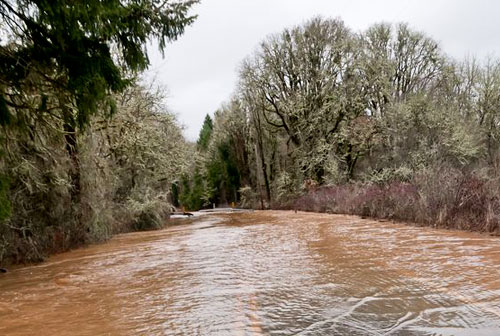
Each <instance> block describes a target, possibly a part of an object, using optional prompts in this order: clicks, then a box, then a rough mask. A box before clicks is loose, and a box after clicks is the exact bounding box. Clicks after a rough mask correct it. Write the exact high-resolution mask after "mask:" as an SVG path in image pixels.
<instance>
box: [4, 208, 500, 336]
mask: <svg viewBox="0 0 500 336" xmlns="http://www.w3.org/2000/svg"><path fill="white" fill-rule="evenodd" d="M191 221H192V222H191ZM189 223H191V224H189V225H182V224H181V225H176V226H173V227H170V228H167V229H164V230H158V231H148V232H137V233H127V234H121V235H118V236H116V237H114V238H112V239H111V240H110V241H109V242H107V243H105V244H100V245H94V246H90V247H87V248H82V249H78V250H75V251H71V252H67V253H62V254H59V255H56V256H53V257H51V258H50V259H49V260H48V261H47V262H45V263H42V264H39V265H35V266H28V267H20V268H17V269H14V270H12V271H11V272H10V274H8V275H7V276H5V277H0V333H1V334H2V335H25V334H30V333H36V334H38V335H55V336H57V335H67V334H72V335H95V334H109V335H118V334H119V335H137V334H164V333H168V334H169V335H185V334H206V335H265V334H273V335H290V334H300V335H332V334H350V335H380V334H385V335H391V334H394V335H398V334H405V335H470V334H475V335H497V334H498V333H499V332H500V311H499V310H498V302H499V301H500V280H499V279H498V265H500V241H499V240H498V239H497V238H496V237H489V236H485V235H479V234H476V233H469V232H458V231H445V230H435V229H432V228H417V227H411V226H405V225H401V224H397V223H391V222H384V223H381V222H376V221H372V220H367V219H360V218H359V217H353V216H344V215H329V214H315V213H303V212H299V213H294V212H291V211H255V212H252V213H235V214H214V215H207V216H203V217H197V218H194V219H190V220H189ZM48 307H50V308H48Z"/></svg>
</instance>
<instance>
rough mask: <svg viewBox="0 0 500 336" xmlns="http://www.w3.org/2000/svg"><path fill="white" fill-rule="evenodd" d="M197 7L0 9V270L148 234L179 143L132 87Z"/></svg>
mask: <svg viewBox="0 0 500 336" xmlns="http://www.w3.org/2000/svg"><path fill="white" fill-rule="evenodd" d="M194 3H196V1H184V2H176V3H172V2H170V1H163V2H160V1H146V0H144V1H130V2H128V1H126V2H124V1H119V0H112V1H98V0H95V1H82V2H75V1H67V0H58V1H36V0H33V1H31V0H26V1H25V0H19V1H11V0H0V16H1V25H0V28H1V32H0V36H1V38H2V40H1V44H0V124H1V127H2V132H1V133H0V144H1V151H0V181H1V183H0V237H1V240H0V262H1V263H5V262H24V261H28V262H32V261H39V260H41V259H43V258H44V257H45V256H46V255H47V254H48V253H53V252H57V251H63V250H67V249H69V248H73V247H76V246H79V245H82V244H85V243H88V242H95V241H101V240H104V239H107V238H108V237H110V235H112V234H113V233H116V232H122V231H127V230H131V229H135V230H140V229H149V228H158V227H162V226H163V225H164V221H165V219H166V218H167V217H168V214H169V212H170V206H169V202H168V193H169V190H170V185H171V183H172V182H173V181H174V180H175V179H176V176H177V174H178V172H179V171H180V167H182V166H183V164H184V163H185V158H184V155H185V153H186V146H187V144H186V142H185V140H184V138H183V136H182V132H181V129H180V127H179V125H178V123H177V121H176V119H175V117H174V115H172V114H171V113H169V112H168V111H167V110H166V108H165V101H164V90H162V89H161V88H157V87H155V85H151V84H148V83H147V82H144V81H141V80H140V73H141V71H143V70H144V69H146V67H147V66H148V64H149V61H148V55H147V50H146V44H147V42H148V41H156V43H157V45H158V46H159V48H160V50H162V51H163V50H164V49H165V48H166V46H167V43H168V42H169V41H172V40H175V39H176V38H178V37H179V36H180V35H181V34H182V33H183V31H184V28H185V27H186V26H187V25H189V24H191V23H192V22H193V21H194V19H195V17H194V16H191V15H189V14H188V11H189V8H190V7H191V6H192V5H193V4H194Z"/></svg>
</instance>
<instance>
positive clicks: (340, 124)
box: [178, 18, 500, 232]
mask: <svg viewBox="0 0 500 336" xmlns="http://www.w3.org/2000/svg"><path fill="white" fill-rule="evenodd" d="M499 141H500V63H499V61H498V60H496V59H486V60H481V61H478V60H476V59H474V58H472V57H471V58H468V59H465V60H463V61H457V60H454V59H452V58H450V57H448V56H446V55H445V53H444V52H443V51H442V50H441V49H440V47H439V45H438V43H436V42H435V41H434V40H433V39H432V38H430V37H428V36H426V35H425V34H423V33H421V32H418V31H415V30H413V29H411V28H410V27H409V26H408V25H406V24H396V25H393V24H376V25H374V26H372V27H370V28H369V29H367V30H366V31H364V32H362V33H356V32H353V31H352V30H350V29H349V28H348V27H346V26H345V24H344V23H343V22H342V21H341V20H339V19H324V18H314V19H312V20H310V21H308V22H306V23H305V24H303V25H300V26H296V27H293V28H290V29H285V30H284V31H283V32H281V33H279V34H275V35H272V36H270V37H268V38H266V39H265V40H264V41H262V43H261V44H260V46H259V47H258V48H257V50H256V51H255V53H254V54H253V55H251V56H249V57H248V58H247V59H246V60H245V61H244V62H243V63H242V65H241V68H240V72H239V85H238V88H237V90H236V92H235V94H234V96H233V97H232V98H231V99H230V100H229V101H228V102H227V103H226V104H224V105H222V107H221V108H220V109H219V110H218V111H216V112H215V115H214V118H213V120H212V118H210V117H209V116H207V118H206V120H205V124H204V126H203V129H202V131H201V133H200V138H199V140H198V144H197V148H198V153H199V155H198V158H197V159H196V160H195V162H194V163H192V165H191V172H190V174H189V175H186V176H184V179H182V180H181V183H180V184H179V185H178V188H179V190H180V201H181V203H183V204H184V205H185V206H186V207H189V208H199V207H202V206H207V205H209V204H211V203H229V202H233V201H237V202H240V204H241V205H243V206H247V207H255V208H269V207H288V208H299V209H305V210H315V211H330V212H342V213H354V214H362V215H369V216H376V217H386V218H395V219H404V220H412V221H416V222H420V223H426V224H432V225H440V226H448V227H455V228H463V229H472V230H481V231H491V232H492V231H495V230H497V231H498V230H499V226H498V219H499V216H500V201H499V200H498V191H499V188H500V182H499V181H498V176H499V175H498V172H499V164H500V155H499V153H500V152H499V144H500V142H499Z"/></svg>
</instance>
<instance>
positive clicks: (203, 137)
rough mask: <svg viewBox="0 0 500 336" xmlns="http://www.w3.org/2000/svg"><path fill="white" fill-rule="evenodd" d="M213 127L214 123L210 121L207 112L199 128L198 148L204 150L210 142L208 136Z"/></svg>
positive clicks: (210, 134)
mask: <svg viewBox="0 0 500 336" xmlns="http://www.w3.org/2000/svg"><path fill="white" fill-rule="evenodd" d="M213 129H214V125H213V122H212V118H210V115H208V114H207V116H206V117H205V121H204V122H203V126H202V127H201V130H200V136H199V137H198V141H197V142H196V143H197V144H198V149H200V150H206V149H207V148H208V144H209V143H210V137H211V136H212V132H213Z"/></svg>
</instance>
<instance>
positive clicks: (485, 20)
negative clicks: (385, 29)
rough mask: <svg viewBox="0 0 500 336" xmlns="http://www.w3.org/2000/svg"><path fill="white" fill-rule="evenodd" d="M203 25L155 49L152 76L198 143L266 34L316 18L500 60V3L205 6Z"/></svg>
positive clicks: (418, 0) (244, 1)
mask: <svg viewBox="0 0 500 336" xmlns="http://www.w3.org/2000/svg"><path fill="white" fill-rule="evenodd" d="M201 1H202V2H201V4H198V5H197V6H196V7H194V10H193V12H194V13H196V14H198V19H197V20H196V21H195V23H194V24H193V25H192V26H191V27H189V28H188V29H187V30H186V32H185V34H184V35H183V36H181V38H180V39H179V40H178V41H176V42H174V43H172V44H171V45H169V46H167V50H166V53H165V58H163V59H162V57H161V55H160V53H158V52H156V50H153V49H151V50H150V53H151V55H150V56H151V62H152V65H151V68H150V76H151V74H152V73H154V74H155V76H156V77H157V79H158V80H159V82H160V83H161V84H163V85H165V86H166V87H167V88H168V100H167V104H168V107H169V109H170V110H171V111H172V112H174V113H176V114H177V115H178V117H179V121H180V122H181V123H182V124H183V125H184V126H185V127H186V129H185V135H186V137H187V138H188V139H189V140H196V139H197V137H198V133H199V130H200V128H201V125H202V123H203V119H204V117H205V115H206V114H207V113H210V114H211V115H213V112H214V111H215V110H216V109H217V108H218V107H219V106H220V104H221V103H222V102H224V101H225V100H227V99H228V98H229V97H230V95H231V93H232V92H233V91H234V89H235V87H236V81H237V70H238V67H239V64H240V63H241V61H242V60H243V59H244V58H245V57H246V56H247V55H249V54H250V53H252V51H253V50H254V49H255V48H256V47H257V46H258V44H259V42H260V41H261V40H263V39H264V38H265V37H266V36H267V35H269V34H272V33H278V32H280V31H281V30H282V29H283V28H285V27H289V26H293V25H296V24H301V23H303V22H304V21H306V20H308V19H310V18H311V17H313V16H317V15H321V16H323V17H339V18H341V19H342V20H343V21H344V22H345V23H346V25H347V26H348V27H350V28H351V29H352V30H353V31H356V32H358V31H362V30H364V29H366V28H367V27H369V26H370V25H371V24H373V23H377V22H382V21H384V22H389V23H395V22H408V23H409V24H410V26H411V27H412V28H413V29H416V30H419V31H422V32H424V33H426V34H427V35H428V36H431V37H433V38H434V39H435V40H436V41H438V42H439V43H440V45H441V47H442V49H443V50H444V52H445V53H446V54H448V55H451V56H453V57H455V58H463V57H464V56H467V55H475V56H478V57H479V58H483V57H486V56H500V24H499V23H498V19H499V17H498V15H499V13H500V1H496V0H469V1H467V0H455V1H452V0H413V1H409V0H385V1H382V0H380V1H379V0H366V1H365V0H350V1H349V0H329V1H328V0H267V1H266V0H201Z"/></svg>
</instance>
